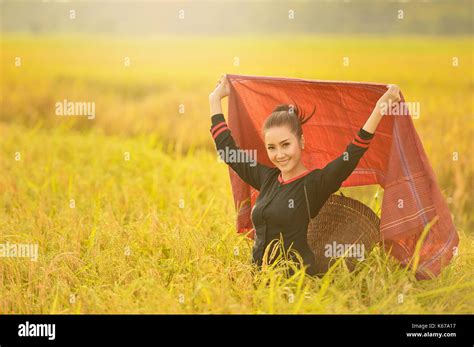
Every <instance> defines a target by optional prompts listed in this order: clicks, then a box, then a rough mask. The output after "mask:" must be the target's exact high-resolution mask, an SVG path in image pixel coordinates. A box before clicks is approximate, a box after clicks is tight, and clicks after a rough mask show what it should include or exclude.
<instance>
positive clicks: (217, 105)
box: [209, 96, 222, 116]
mask: <svg viewBox="0 0 474 347" xmlns="http://www.w3.org/2000/svg"><path fill="white" fill-rule="evenodd" d="M221 100H222V99H221V98H219V97H213V96H209V107H210V110H211V116H213V115H215V114H217V113H222V105H221Z"/></svg>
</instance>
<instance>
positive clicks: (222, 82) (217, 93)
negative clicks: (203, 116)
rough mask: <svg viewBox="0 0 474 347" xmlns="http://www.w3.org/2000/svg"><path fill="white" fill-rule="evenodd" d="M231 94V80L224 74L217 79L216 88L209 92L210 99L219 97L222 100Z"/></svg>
mask: <svg viewBox="0 0 474 347" xmlns="http://www.w3.org/2000/svg"><path fill="white" fill-rule="evenodd" d="M229 94H230V86H229V81H228V80H227V76H226V75H224V74H222V75H221V77H220V78H219V79H218V80H217V84H216V87H215V89H214V90H213V91H212V92H211V94H209V99H218V100H221V99H222V98H225V97H226V96H228V95H229Z"/></svg>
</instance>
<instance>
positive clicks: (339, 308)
mask: <svg viewBox="0 0 474 347" xmlns="http://www.w3.org/2000/svg"><path fill="white" fill-rule="evenodd" d="M472 44H473V41H472V38H469V37H451V38H447V37H432V38H431V37H415V36H410V37H398V36H394V37H377V36H354V37H350V36H299V37H298V38H295V37H286V36H269V37H263V36H262V37H260V36H259V37H214V38H213V37H199V38H196V37H194V38H192V37H182V36H180V37H158V36H157V37H150V38H134V37H124V38H117V37H107V36H94V37H88V36H29V35H11V34H9V35H2V37H1V50H0V64H1V71H0V72H1V104H0V105H1V107H0V244H6V243H10V244H37V245H38V258H37V260H36V261H35V260H33V259H29V258H22V257H0V313H66V314H82V313H257V314H264V313H388V314H391V313H421V314H427V313H473V312H474V294H473V293H474V290H473V289H474V271H473V270H474V221H473V218H472V210H473V202H474V201H473V197H472V191H473V189H472V188H473V177H474V165H473V161H472V151H473V150H474V148H473V142H472V138H473V135H474V121H473V117H474V112H473V98H472V95H473V72H472V71H474V69H473V55H472V47H473V46H472ZM344 57H348V58H349V62H350V63H349V66H344V65H343V58H344ZM237 63H238V64H237ZM456 64H457V65H456ZM221 73H235V74H248V75H266V76H285V77H297V78H298V77H299V78H307V79H324V80H344V81H365V82H382V83H396V84H398V85H399V86H400V88H401V90H402V92H403V94H404V96H405V98H406V100H407V101H415V102H420V105H421V110H420V111H421V117H420V118H419V119H416V120H414V122H415V127H416V129H417V131H418V133H419V135H420V137H421V140H422V142H423V145H424V148H425V151H426V152H427V155H428V158H429V159H430V163H431V165H432V167H433V169H434V171H435V173H436V175H437V178H438V183H439V185H440V188H441V190H442V191H443V194H444V195H445V197H446V199H447V201H448V204H449V206H450V209H451V213H452V216H453V219H454V222H455V225H456V227H457V230H458V233H459V235H460V245H459V250H458V255H457V256H456V257H455V258H454V259H453V261H452V263H451V264H450V266H448V267H446V268H445V270H444V271H443V272H442V274H441V275H440V276H439V277H438V278H436V279H434V280H430V281H416V280H415V278H414V275H413V273H412V271H410V270H407V269H404V268H401V267H399V266H398V265H397V263H396V262H395V261H394V260H393V259H391V258H390V257H389V256H387V255H386V254H385V252H383V250H382V249H380V248H376V249H374V250H373V251H372V253H371V254H370V256H369V257H368V258H367V259H366V261H364V262H361V263H360V264H359V265H358V267H357V268H356V270H355V271H354V272H353V273H350V272H349V271H348V270H347V268H346V267H345V266H344V263H343V262H339V263H337V264H336V265H335V266H334V267H333V268H332V269H331V271H330V272H329V273H328V274H327V275H326V276H325V277H323V278H310V277H308V276H305V275H304V273H303V272H302V271H296V272H295V274H294V275H293V276H291V277H289V278H287V277H285V275H284V272H285V266H292V265H291V264H288V263H285V262H283V264H281V265H280V266H274V267H266V268H264V269H263V270H262V271H261V272H255V271H253V270H254V269H253V266H252V265H251V264H250V262H249V259H250V254H251V247H252V241H251V240H249V239H246V238H245V237H244V236H242V235H238V234H237V233H236V231H235V211H234V206H233V200H232V193H231V189H230V182H229V177H228V171H227V167H226V166H225V164H223V163H220V162H218V160H217V155H216V153H215V148H214V145H213V142H212V138H211V136H210V134H209V127H210V117H209V116H210V115H209V107H208V94H209V92H210V91H211V90H212V89H213V87H214V85H215V81H216V79H217V78H218V76H219V75H220V74H221ZM63 100H69V101H84V102H93V103H94V104H95V117H94V118H93V119H88V118H87V117H81V116H58V115H56V112H55V111H56V108H55V105H56V103H57V102H63ZM454 153H456V154H457V155H456V159H457V160H453V158H454ZM376 191H377V188H376V187H373V186H371V187H357V188H350V189H344V193H345V194H346V195H349V196H351V197H354V198H357V199H359V200H361V201H363V202H364V203H366V204H368V205H369V206H371V207H372V208H373V209H374V210H376V211H378V212H379V213H380V211H379V210H378V206H380V199H381V196H380V195H378V196H376V195H375V192H376Z"/></svg>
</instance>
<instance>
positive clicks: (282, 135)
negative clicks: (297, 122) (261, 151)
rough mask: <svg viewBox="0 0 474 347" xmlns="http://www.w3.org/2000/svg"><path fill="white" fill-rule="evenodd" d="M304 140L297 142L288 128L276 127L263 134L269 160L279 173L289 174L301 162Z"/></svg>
mask: <svg viewBox="0 0 474 347" xmlns="http://www.w3.org/2000/svg"><path fill="white" fill-rule="evenodd" d="M303 141H304V140H298V138H297V137H296V135H295V134H294V133H293V132H291V130H290V128H289V127H288V126H278V127H272V128H270V129H267V131H266V132H265V147H266V149H267V154H268V157H269V158H270V160H271V161H272V163H273V164H275V166H276V167H277V168H279V169H280V171H281V172H291V171H292V170H293V169H294V168H296V166H297V165H298V163H299V162H300V160H301V149H302V146H303V143H304V142H303Z"/></svg>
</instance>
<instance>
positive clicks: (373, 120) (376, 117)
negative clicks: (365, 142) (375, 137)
mask: <svg viewBox="0 0 474 347" xmlns="http://www.w3.org/2000/svg"><path fill="white" fill-rule="evenodd" d="M381 119H382V112H381V109H380V107H379V103H377V105H375V108H374V110H373V111H372V113H371V115H370V117H369V119H367V121H366V122H365V124H364V126H363V127H362V129H364V130H365V131H367V132H369V133H371V134H374V133H375V130H376V129H377V126H378V125H379V123H380V120H381Z"/></svg>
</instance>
